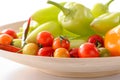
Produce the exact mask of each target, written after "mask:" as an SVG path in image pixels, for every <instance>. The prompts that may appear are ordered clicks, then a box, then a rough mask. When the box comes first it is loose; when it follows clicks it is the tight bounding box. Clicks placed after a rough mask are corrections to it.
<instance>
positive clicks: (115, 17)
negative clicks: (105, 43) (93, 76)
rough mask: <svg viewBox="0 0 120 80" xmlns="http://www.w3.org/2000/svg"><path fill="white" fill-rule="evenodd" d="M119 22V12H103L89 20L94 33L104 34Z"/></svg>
mask: <svg viewBox="0 0 120 80" xmlns="http://www.w3.org/2000/svg"><path fill="white" fill-rule="evenodd" d="M119 24H120V12H114V13H105V14H103V15H101V16H99V17H98V18H95V19H94V20H93V21H92V22H91V24H90V25H91V27H92V29H93V30H94V31H96V33H98V34H100V35H103V36H104V35H105V33H106V32H107V31H109V30H110V29H112V28H114V27H115V26H117V25H119Z"/></svg>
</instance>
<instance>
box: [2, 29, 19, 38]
mask: <svg viewBox="0 0 120 80" xmlns="http://www.w3.org/2000/svg"><path fill="white" fill-rule="evenodd" d="M2 33H5V34H8V35H10V36H11V37H13V38H14V39H16V38H18V36H17V33H16V32H15V30H13V29H4V30H3V31H2Z"/></svg>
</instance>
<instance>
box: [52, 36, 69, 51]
mask: <svg viewBox="0 0 120 80" xmlns="http://www.w3.org/2000/svg"><path fill="white" fill-rule="evenodd" d="M52 47H53V49H54V50H56V49H57V48H65V49H67V50H69V48H70V42H69V40H68V39H67V38H64V37H63V38H61V37H57V38H55V39H54V41H53V45H52Z"/></svg>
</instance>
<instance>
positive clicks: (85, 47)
mask: <svg viewBox="0 0 120 80" xmlns="http://www.w3.org/2000/svg"><path fill="white" fill-rule="evenodd" d="M78 54H79V57H80V58H92V57H99V56H100V55H99V51H98V49H97V48H96V46H95V45H94V44H93V43H84V44H82V45H81V46H80V48H79V50H78Z"/></svg>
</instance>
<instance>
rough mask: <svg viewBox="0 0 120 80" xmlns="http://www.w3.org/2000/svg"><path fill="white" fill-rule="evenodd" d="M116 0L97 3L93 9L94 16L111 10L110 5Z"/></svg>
mask: <svg viewBox="0 0 120 80" xmlns="http://www.w3.org/2000/svg"><path fill="white" fill-rule="evenodd" d="M113 1H114V0H110V1H109V2H107V3H106V4H102V3H97V4H95V5H94V7H93V9H92V10H91V12H92V14H93V16H94V17H95V18H96V17H98V16H100V15H102V14H104V13H107V12H109V6H110V4H111V3H112V2H113Z"/></svg>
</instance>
